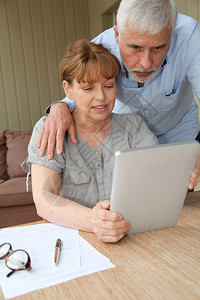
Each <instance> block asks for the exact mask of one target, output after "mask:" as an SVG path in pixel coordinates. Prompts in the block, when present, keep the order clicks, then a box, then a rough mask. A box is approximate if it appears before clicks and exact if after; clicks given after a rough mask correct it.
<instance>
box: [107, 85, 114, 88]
mask: <svg viewBox="0 0 200 300" xmlns="http://www.w3.org/2000/svg"><path fill="white" fill-rule="evenodd" d="M113 87H114V85H106V88H107V89H112V88H113Z"/></svg>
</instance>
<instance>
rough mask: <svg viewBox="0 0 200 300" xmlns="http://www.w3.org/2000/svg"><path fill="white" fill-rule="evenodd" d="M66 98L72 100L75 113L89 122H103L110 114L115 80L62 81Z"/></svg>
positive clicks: (115, 90)
mask: <svg viewBox="0 0 200 300" xmlns="http://www.w3.org/2000/svg"><path fill="white" fill-rule="evenodd" d="M63 87H64V90H65V93H66V96H67V97H68V98H70V99H74V100H75V103H76V112H77V113H79V114H81V115H82V116H84V117H86V118H87V119H90V120H95V121H102V120H105V119H106V118H107V117H108V116H109V115H110V113H111V112H112V110H113V108H114V105H115V99H116V95H117V84H116V78H111V79H106V78H103V77H101V78H99V80H98V81H96V82H93V83H89V82H87V81H81V82H80V83H78V82H77V80H73V82H72V84H69V83H68V82H67V81H63Z"/></svg>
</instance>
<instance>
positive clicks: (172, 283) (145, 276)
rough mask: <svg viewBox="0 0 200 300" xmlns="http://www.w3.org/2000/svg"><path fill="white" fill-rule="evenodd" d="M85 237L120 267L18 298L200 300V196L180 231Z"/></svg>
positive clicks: (191, 197) (189, 203) (192, 200)
mask: <svg viewBox="0 0 200 300" xmlns="http://www.w3.org/2000/svg"><path fill="white" fill-rule="evenodd" d="M80 235H81V236H82V237H83V238H84V239H86V240H87V241H88V242H90V244H91V245H93V246H94V247H95V248H96V249H97V250H98V251H100V252H101V253H102V254H104V255H105V256H107V257H108V258H110V260H111V262H112V263H113V264H114V265H115V266H116V267H115V268H113V269H109V270H106V271H102V272H98V273H95V274H92V275H88V276H85V277H81V278H77V279H74V280H71V281H68V282H64V283H61V284H59V285H56V286H52V287H50V288H46V289H43V290H38V291H35V292H32V293H29V294H26V295H24V296H20V297H17V298H15V299H18V300H19V299H21V300H30V299H32V300H35V299H42V300H43V299H48V300H49V299H56V300H59V299H86V300H88V299H140V300H142V299H156V300H159V299H170V300H173V299H176V300H177V299H181V300H182V299H192V300H194V299H200V192H194V193H189V194H188V195H187V198H186V202H185V205H184V208H183V210H182V213H181V217H180V220H179V223H178V224H177V225H176V226H175V227H172V228H168V229H162V230H157V231H152V232H146V233H141V234H135V235H132V236H127V237H125V238H124V239H122V240H121V241H120V242H118V243H116V244H106V243H103V242H100V241H99V240H98V239H97V238H96V236H95V235H94V234H93V233H86V232H80ZM0 299H3V294H2V292H1V290H0Z"/></svg>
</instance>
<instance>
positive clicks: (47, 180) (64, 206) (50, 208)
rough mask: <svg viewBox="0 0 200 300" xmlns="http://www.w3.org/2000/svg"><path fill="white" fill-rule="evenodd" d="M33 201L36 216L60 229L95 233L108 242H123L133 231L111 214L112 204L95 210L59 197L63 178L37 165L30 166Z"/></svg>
mask: <svg viewBox="0 0 200 300" xmlns="http://www.w3.org/2000/svg"><path fill="white" fill-rule="evenodd" d="M31 174H32V190H33V199H34V202H35V205H36V209H37V213H38V215H39V216H41V217H42V218H44V219H46V220H47V221H49V222H52V223H55V224H57V225H60V226H64V227H69V228H74V229H80V230H83V231H89V232H94V233H95V234H96V235H97V237H98V238H99V239H100V240H102V241H105V242H116V241H118V240H120V239H121V238H122V237H123V236H124V234H125V233H126V231H128V230H129V229H130V224H129V222H128V221H126V220H123V218H122V217H121V216H120V215H119V214H117V213H115V212H111V211H109V201H108V200H105V201H102V202H100V203H98V204H97V205H96V206H95V207H94V208H93V209H91V208H88V207H85V206H83V205H81V204H79V203H76V202H75V201H72V200H69V199H65V198H62V197H60V196H59V191H60V186H61V180H62V177H61V175H60V174H59V173H57V172H56V171H54V170H52V169H49V168H47V167H43V166H40V165H37V164H32V166H31Z"/></svg>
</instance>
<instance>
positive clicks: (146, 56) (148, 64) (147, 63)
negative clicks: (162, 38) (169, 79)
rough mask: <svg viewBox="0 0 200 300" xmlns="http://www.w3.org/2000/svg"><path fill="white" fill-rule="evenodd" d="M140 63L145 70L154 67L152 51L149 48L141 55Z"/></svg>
mask: <svg viewBox="0 0 200 300" xmlns="http://www.w3.org/2000/svg"><path fill="white" fill-rule="evenodd" d="M140 65H141V67H142V68H143V69H144V70H148V69H151V68H152V65H153V62H152V57H151V53H150V51H149V50H144V51H143V52H142V53H141V56H140Z"/></svg>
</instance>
